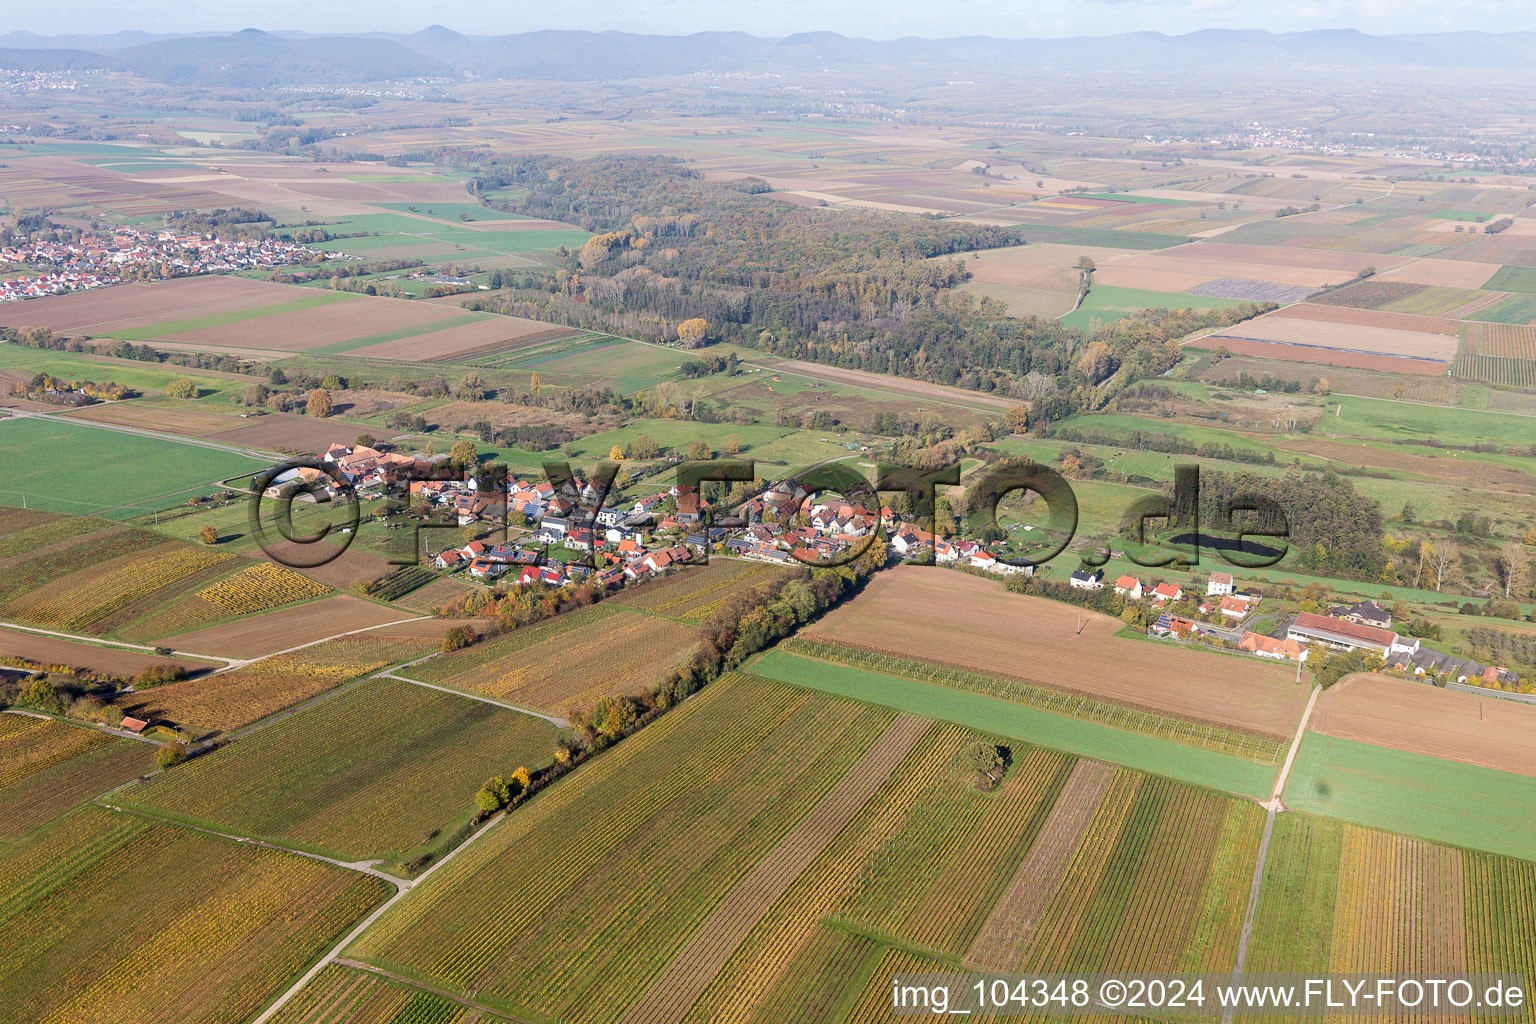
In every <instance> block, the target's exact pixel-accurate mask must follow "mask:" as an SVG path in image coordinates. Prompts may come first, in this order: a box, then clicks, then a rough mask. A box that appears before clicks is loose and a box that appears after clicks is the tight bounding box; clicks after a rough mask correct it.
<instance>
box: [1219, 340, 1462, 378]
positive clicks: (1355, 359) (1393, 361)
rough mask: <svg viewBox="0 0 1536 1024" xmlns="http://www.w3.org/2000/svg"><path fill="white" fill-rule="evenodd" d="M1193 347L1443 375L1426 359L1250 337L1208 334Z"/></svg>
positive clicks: (1439, 365) (1442, 367)
mask: <svg viewBox="0 0 1536 1024" xmlns="http://www.w3.org/2000/svg"><path fill="white" fill-rule="evenodd" d="M1194 344H1197V345H1199V346H1200V347H1201V348H1210V349H1217V348H1224V349H1226V350H1227V351H1228V352H1232V353H1235V354H1237V355H1245V356H1256V357H1258V358H1260V359H1280V360H1284V361H1286V362H1291V363H1312V364H1316V365H1321V366H1347V367H1354V368H1356V369H1361V370H1380V371H1382V372H1383V373H1394V374H1404V373H1406V374H1420V375H1423V376H1427V377H1440V376H1444V374H1445V364H1444V363H1441V362H1436V361H1434V360H1426V359H1402V358H1399V357H1395V356H1382V355H1369V354H1366V353H1362V352H1346V351H1344V350H1343V349H1337V348H1319V347H1317V346H1315V345H1296V344H1289V345H1287V344H1282V343H1280V342H1273V341H1255V340H1253V339H1252V338H1234V337H1231V336H1230V335H1225V334H1209V335H1206V336H1205V337H1203V338H1201V339H1199V340H1198V341H1197V342H1194Z"/></svg>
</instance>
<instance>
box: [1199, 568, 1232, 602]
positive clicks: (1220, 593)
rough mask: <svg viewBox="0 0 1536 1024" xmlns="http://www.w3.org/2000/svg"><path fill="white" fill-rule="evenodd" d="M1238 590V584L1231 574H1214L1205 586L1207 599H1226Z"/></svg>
mask: <svg viewBox="0 0 1536 1024" xmlns="http://www.w3.org/2000/svg"><path fill="white" fill-rule="evenodd" d="M1236 589H1237V583H1236V581H1234V580H1233V579H1232V574H1231V573H1229V572H1213V573H1211V578H1210V580H1209V581H1208V582H1207V583H1206V584H1205V596H1206V597H1226V596H1227V595H1229V594H1231V593H1232V592H1233V591H1235V590H1236Z"/></svg>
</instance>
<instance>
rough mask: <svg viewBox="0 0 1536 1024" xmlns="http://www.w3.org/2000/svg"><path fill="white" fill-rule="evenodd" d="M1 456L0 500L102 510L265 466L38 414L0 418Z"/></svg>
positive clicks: (180, 498)
mask: <svg viewBox="0 0 1536 1024" xmlns="http://www.w3.org/2000/svg"><path fill="white" fill-rule="evenodd" d="M0 461H3V462H4V463H5V465H6V466H7V467H8V468H7V472H6V475H5V479H4V481H3V482H0V502H3V503H5V504H9V505H25V506H27V507H29V508H40V509H46V510H49V511H53V512H70V513H74V514H75V515H104V516H106V517H107V518H124V517H127V516H131V515H137V514H140V513H143V512H145V511H149V510H150V509H152V508H156V507H169V506H171V505H179V504H184V503H185V501H186V499H187V497H190V496H191V495H192V494H193V493H199V492H203V491H205V490H206V485H209V484H212V483H214V482H215V481H218V480H225V479H229V478H232V477H238V476H243V475H246V474H250V473H256V472H260V471H261V470H263V469H265V468H268V463H266V462H263V461H261V460H258V459H252V458H247V457H246V456H243V455H236V454H234V453H232V452H225V451H219V450H217V449H213V448H203V447H200V446H198V445H192V444H182V443H179V442H176V441H165V440H161V439H160V438H155V437H143V436H140V435H137V434H125V433H123V432H121V431H118V430H106V429H102V428H98V427H88V426H85V425H83V424H79V423H71V422H68V421H61V420H59V419H57V418H48V419H43V418H40V417H25V418H19V417H11V418H8V419H3V420H0Z"/></svg>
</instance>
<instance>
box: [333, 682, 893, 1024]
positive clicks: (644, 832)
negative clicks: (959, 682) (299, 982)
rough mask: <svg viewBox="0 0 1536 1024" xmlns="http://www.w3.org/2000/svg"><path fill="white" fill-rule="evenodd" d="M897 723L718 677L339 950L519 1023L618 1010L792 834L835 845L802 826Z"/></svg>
mask: <svg viewBox="0 0 1536 1024" xmlns="http://www.w3.org/2000/svg"><path fill="white" fill-rule="evenodd" d="M892 721H893V716H892V715H891V714H890V713H889V712H886V711H883V710H880V709H876V708H871V707H868V706H865V705H859V704H855V703H852V702H846V701H833V700H828V699H825V698H821V697H817V696H814V695H811V694H808V693H806V692H804V691H797V690H793V689H791V688H789V687H781V686H773V685H770V684H765V683H761V682H758V681H754V680H751V679H748V678H744V677H735V678H731V679H725V680H721V681H720V682H718V683H716V684H715V685H713V686H711V687H710V688H709V689H707V690H704V691H703V692H702V693H700V694H698V695H697V696H695V697H693V698H691V699H690V700H689V701H688V702H687V703H686V704H684V705H683V706H682V707H681V708H679V709H678V710H677V711H675V712H672V713H670V714H668V715H666V716H664V717H663V718H661V719H660V720H658V721H657V722H656V723H654V724H653V725H650V726H648V727H646V728H645V729H644V730H643V731H641V732H640V733H639V734H638V735H637V736H635V737H633V738H632V739H629V740H626V741H625V742H624V743H622V744H620V745H619V746H617V747H615V748H614V749H613V750H612V751H611V752H609V753H607V754H605V755H604V756H603V757H601V758H599V759H597V760H596V761H594V762H592V763H590V764H589V765H587V766H585V767H583V768H582V769H581V770H580V771H578V772H577V773H576V774H575V775H574V776H572V777H571V778H570V779H568V780H567V781H565V782H562V783H561V784H560V785H559V786H556V787H555V788H553V789H551V790H549V791H548V792H547V793H545V794H543V795H541V796H540V797H539V799H538V800H536V801H534V802H533V803H531V804H529V805H528V806H527V807H525V808H523V809H521V810H519V811H518V813H517V814H515V815H513V816H512V817H511V818H509V819H507V820H506V821H505V822H504V823H503V824H501V825H498V826H496V827H495V829H494V830H493V831H492V832H491V833H490V834H489V835H487V836H486V837H485V838H483V839H481V840H479V841H478V842H476V843H475V844H474V845H473V846H470V847H468V848H466V849H465V850H464V851H463V852H462V853H461V854H460V855H459V856H458V858H456V859H455V860H454V861H453V862H452V863H451V864H449V865H448V866H447V867H445V868H444V869H443V870H442V871H441V872H439V873H438V874H437V875H436V876H434V877H433V878H432V879H431V880H430V881H429V882H428V883H427V884H425V885H423V886H422V887H421V888H420V890H419V891H417V892H414V893H412V897H411V899H409V900H406V901H403V902H402V903H400V904H399V906H397V907H395V908H392V909H391V911H390V912H389V913H388V914H386V915H385V916H384V917H383V918H381V919H380V920H379V922H378V923H377V924H375V925H374V926H373V927H372V928H370V929H369V930H368V931H367V932H366V933H364V935H363V936H362V937H361V938H360V939H358V940H357V941H356V942H355V943H354V944H353V945H352V946H351V947H349V949H348V950H347V952H346V955H347V956H349V957H351V958H353V959H358V960H363V961H365V962H368V963H375V964H378V965H380V966H382V967H385V968H386V969H390V970H399V971H403V972H408V973H419V974H420V975H424V976H426V977H427V978H429V979H430V980H431V982H432V983H433V984H436V985H439V986H441V987H444V988H446V989H448V990H450V991H459V992H463V993H465V994H469V995H472V996H474V997H475V998H477V999H479V1000H480V1001H483V1002H487V1003H489V1004H490V1005H492V1006H494V1007H498V1008H504V1009H506V1010H507V1011H509V1012H512V1013H514V1014H516V1015H517V1016H520V1017H534V1018H538V1019H559V1020H561V1021H565V1022H569V1024H592V1022H595V1021H599V1020H613V1019H617V1018H618V1017H620V1016H622V1014H623V1011H624V1009H625V1008H626V1007H628V1006H631V1005H632V1004H633V1003H634V1002H635V1001H636V999H637V997H639V996H640V994H641V993H642V992H643V991H644V990H645V988H646V987H647V984H648V983H649V982H650V980H651V979H652V978H654V977H655V976H657V974H658V972H660V971H661V970H662V969H663V968H664V967H665V966H666V964H667V963H668V962H669V960H671V958H672V957H673V955H674V953H675V951H676V950H677V948H678V946H679V945H680V944H681V943H682V942H684V941H686V938H687V937H688V936H690V935H692V934H693V933H694V931H695V930H696V929H698V928H699V927H700V926H701V925H702V924H703V922H705V920H706V918H709V916H710V911H711V909H712V908H713V907H714V906H715V905H716V904H717V903H718V902H720V901H721V900H722V899H723V898H724V897H726V896H727V894H729V893H731V892H732V890H733V888H734V887H735V886H736V885H737V883H738V881H739V880H740V879H742V877H743V876H744V875H746V874H747V873H749V872H751V871H752V870H753V868H754V866H755V865H758V864H759V862H761V861H764V860H765V859H767V858H768V857H769V854H770V853H771V852H775V851H776V850H778V848H779V847H780V844H781V842H782V841H783V840H784V839H785V838H786V837H787V836H789V835H790V834H791V833H796V834H798V835H800V836H802V837H803V839H804V840H805V841H806V842H810V843H812V844H813V848H816V849H819V847H814V844H815V843H823V844H824V843H825V840H824V839H823V838H822V835H823V833H821V832H819V831H814V830H813V831H807V830H806V829H805V828H802V829H801V830H800V831H799V832H797V823H801V822H803V821H806V820H807V819H808V816H809V817H810V818H812V819H814V818H815V817H816V816H815V813H814V812H815V811H816V809H818V805H821V804H822V803H823V801H824V800H830V801H831V804H829V806H834V805H835V806H836V808H837V809H839V810H840V811H842V812H843V813H846V809H844V808H843V805H842V804H841V803H840V798H834V797H828V794H829V793H830V792H833V791H835V790H837V788H838V786H839V784H840V780H845V779H851V780H852V783H854V784H866V783H867V782H868V781H870V780H868V779H866V778H865V773H853V774H850V768H851V767H852V766H853V765H854V764H856V763H858V762H859V761H860V760H861V759H863V758H864V757H865V756H866V755H867V754H869V752H870V751H871V750H872V748H874V747H875V745H876V744H877V741H878V740H879V738H880V737H882V734H888V730H890V729H891V726H892ZM903 740H904V742H905V738H903ZM891 752H892V753H899V750H893V751H891ZM887 771H888V769H887ZM883 778H884V776H883V775H880V776H878V778H876V779H874V780H873V781H874V782H876V783H878V782H879V781H881V780H883ZM845 784H846V783H845ZM883 791H884V790H882V792H883ZM822 820H823V822H824V823H825V824H827V825H828V826H830V825H831V824H832V822H831V821H830V820H829V819H822ZM807 828H808V827H807ZM790 848H792V849H800V848H801V847H800V846H799V844H798V842H797V843H796V844H795V845H793V846H792V847H790ZM779 852H780V853H781V855H782V854H783V853H785V852H787V851H785V850H779ZM717 923H718V924H721V925H723V924H725V923H726V922H717ZM740 923H747V924H750V923H751V922H750V921H748V922H740ZM598 935H600V936H602V938H601V941H593V940H592V938H591V937H592V936H598Z"/></svg>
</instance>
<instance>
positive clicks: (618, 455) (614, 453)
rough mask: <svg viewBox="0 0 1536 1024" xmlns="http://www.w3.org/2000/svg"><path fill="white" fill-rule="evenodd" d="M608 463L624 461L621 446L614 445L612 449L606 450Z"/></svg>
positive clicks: (622, 447)
mask: <svg viewBox="0 0 1536 1024" xmlns="http://www.w3.org/2000/svg"><path fill="white" fill-rule="evenodd" d="M608 461H609V462H623V461H624V446H623V445H621V444H616V445H614V446H613V447H612V448H609V449H608Z"/></svg>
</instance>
